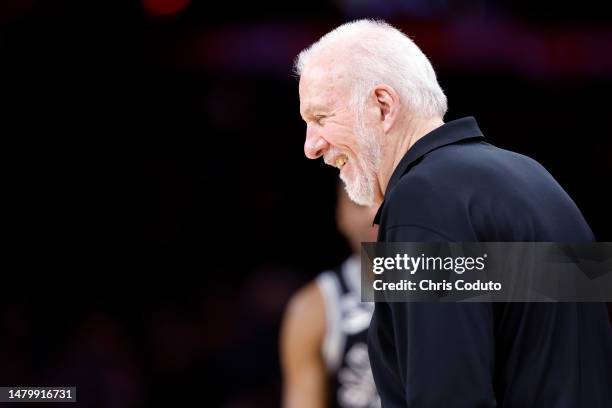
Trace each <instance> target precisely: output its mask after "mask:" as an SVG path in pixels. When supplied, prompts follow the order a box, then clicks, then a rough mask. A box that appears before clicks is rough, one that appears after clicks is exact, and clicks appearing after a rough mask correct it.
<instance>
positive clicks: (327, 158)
mask: <svg viewBox="0 0 612 408" xmlns="http://www.w3.org/2000/svg"><path fill="white" fill-rule="evenodd" d="M340 155H344V156H346V157H348V154H346V153H344V152H343V151H342V150H341V149H338V148H337V147H331V148H330V149H329V150H327V151H326V152H325V154H323V161H324V162H325V164H327V165H329V166H334V165H335V163H334V161H333V160H334V158H335V157H338V156H340Z"/></svg>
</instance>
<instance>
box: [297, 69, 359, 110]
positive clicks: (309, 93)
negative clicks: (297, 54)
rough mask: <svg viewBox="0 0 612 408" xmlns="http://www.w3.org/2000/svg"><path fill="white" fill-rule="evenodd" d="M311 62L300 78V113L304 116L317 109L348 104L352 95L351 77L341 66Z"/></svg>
mask: <svg viewBox="0 0 612 408" xmlns="http://www.w3.org/2000/svg"><path fill="white" fill-rule="evenodd" d="M317 62H318V61H312V62H310V63H309V64H308V65H307V66H306V67H305V68H304V71H303V72H302V75H301V76H300V85H299V92H300V111H301V113H302V114H306V113H309V111H311V110H313V109H317V108H330V109H331V108H333V107H334V106H335V105H337V104H338V103H346V101H347V100H348V97H349V94H350V87H349V86H348V84H349V82H350V81H349V79H350V78H349V76H348V73H347V72H346V69H345V68H344V67H343V66H341V65H340V64H333V63H329V61H325V62H323V63H317Z"/></svg>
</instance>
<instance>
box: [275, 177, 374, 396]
mask: <svg viewBox="0 0 612 408" xmlns="http://www.w3.org/2000/svg"><path fill="white" fill-rule="evenodd" d="M374 214H375V210H374V209H373V208H371V207H364V206H360V205H357V204H355V203H353V202H352V201H351V200H350V199H349V197H348V195H347V193H346V192H345V191H344V190H343V188H342V187H341V186H339V187H338V195H337V205H336V222H337V226H338V230H339V231H340V232H341V233H342V235H343V236H344V237H346V239H347V241H348V243H349V244H350V247H351V250H352V252H353V254H352V255H351V256H350V257H349V258H348V259H346V260H345V261H344V262H343V263H342V264H341V265H340V266H338V267H336V268H334V269H333V270H329V271H325V272H322V273H321V274H320V275H319V276H317V278H316V279H315V280H314V281H313V282H311V283H309V284H308V285H306V286H304V287H303V288H301V289H300V290H299V291H298V292H297V293H296V294H295V295H294V296H293V297H292V298H291V299H290V302H289V305H288V307H287V311H286V314H285V318H284V322H283V325H282V330H281V363H282V370H283V388H284V392H283V394H284V396H283V403H284V406H285V407H287V408H298V407H308V408H317V407H363V408H366V407H367V408H370V407H379V406H380V399H379V397H378V394H377V393H376V387H375V385H374V380H373V378H372V371H371V369H370V360H369V358H368V349H367V330H368V326H369V325H370V319H371V317H372V312H373V310H374V305H373V303H364V302H361V301H360V299H361V290H360V289H361V279H360V259H359V253H360V248H361V242H371V241H374V240H375V239H376V227H373V226H372V220H373V219H374Z"/></svg>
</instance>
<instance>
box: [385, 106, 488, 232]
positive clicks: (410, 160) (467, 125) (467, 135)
mask: <svg viewBox="0 0 612 408" xmlns="http://www.w3.org/2000/svg"><path fill="white" fill-rule="evenodd" d="M473 138H479V139H483V138H484V135H483V134H482V131H481V130H480V128H479V127H478V124H477V123H476V119H474V117H473V116H468V117H465V118H461V119H456V120H453V121H450V122H447V123H445V124H444V125H442V126H440V127H438V128H436V129H434V130H432V131H431V132H429V133H427V134H426V135H425V136H423V137H422V138H420V139H419V140H417V142H416V143H415V144H414V145H413V146H412V147H411V148H410V149H408V151H407V152H406V154H405V155H404V157H403V158H402V160H401V161H400V162H399V164H398V165H397V167H396V168H395V170H393V174H392V175H391V178H390V179H389V184H388V185H387V189H386V191H385V197H387V196H388V195H389V192H391V190H393V188H394V187H395V186H396V185H397V183H398V182H399V180H400V179H401V178H402V176H403V175H404V174H406V172H407V171H408V170H410V168H411V167H412V165H413V164H414V163H415V162H416V161H417V160H419V159H420V158H421V157H423V156H425V155H426V154H427V153H429V152H431V151H432V150H435V149H437V148H439V147H442V146H446V145H449V144H453V143H457V142H459V141H461V140H467V139H473ZM384 204H385V202H384V201H383V203H382V204H381V206H380V207H379V208H378V212H377V213H376V216H375V217H374V224H378V223H379V221H380V215H381V212H382V208H383V206H384Z"/></svg>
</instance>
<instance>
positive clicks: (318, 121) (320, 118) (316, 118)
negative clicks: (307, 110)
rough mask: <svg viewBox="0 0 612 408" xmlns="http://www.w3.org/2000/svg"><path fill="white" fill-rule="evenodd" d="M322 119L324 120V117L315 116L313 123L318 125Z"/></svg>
mask: <svg viewBox="0 0 612 408" xmlns="http://www.w3.org/2000/svg"><path fill="white" fill-rule="evenodd" d="M323 119H325V116H324V115H317V116H315V122H317V123H318V124H321V122H322V121H323Z"/></svg>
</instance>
